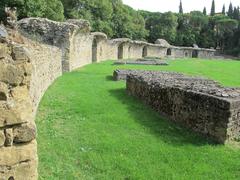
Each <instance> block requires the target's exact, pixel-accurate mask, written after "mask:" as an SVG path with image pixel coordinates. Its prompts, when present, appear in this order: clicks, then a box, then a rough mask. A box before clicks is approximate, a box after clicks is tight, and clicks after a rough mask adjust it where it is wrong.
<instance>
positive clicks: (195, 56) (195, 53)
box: [192, 50, 198, 58]
mask: <svg viewBox="0 0 240 180" xmlns="http://www.w3.org/2000/svg"><path fill="white" fill-rule="evenodd" d="M192 57H193V58H198V51H197V50H193V52H192Z"/></svg>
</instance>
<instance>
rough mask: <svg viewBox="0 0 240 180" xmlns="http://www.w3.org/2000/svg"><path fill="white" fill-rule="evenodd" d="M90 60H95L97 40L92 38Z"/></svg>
mask: <svg viewBox="0 0 240 180" xmlns="http://www.w3.org/2000/svg"><path fill="white" fill-rule="evenodd" d="M92 62H97V40H96V39H94V40H93V43H92Z"/></svg>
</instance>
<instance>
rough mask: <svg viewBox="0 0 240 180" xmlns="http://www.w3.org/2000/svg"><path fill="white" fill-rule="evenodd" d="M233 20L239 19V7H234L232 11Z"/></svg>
mask: <svg viewBox="0 0 240 180" xmlns="http://www.w3.org/2000/svg"><path fill="white" fill-rule="evenodd" d="M232 18H233V19H236V20H239V19H240V12H239V7H234V10H233V17H232Z"/></svg>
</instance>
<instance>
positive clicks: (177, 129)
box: [109, 88, 217, 146]
mask: <svg viewBox="0 0 240 180" xmlns="http://www.w3.org/2000/svg"><path fill="white" fill-rule="evenodd" d="M109 92H110V95H111V96H113V97H115V98H117V99H118V100H119V101H121V103H123V104H125V105H127V108H128V111H129V113H130V114H131V115H132V117H133V118H134V120H135V121H137V122H138V123H141V124H142V125H143V126H144V127H146V128H148V129H149V130H150V132H151V133H152V134H154V135H155V136H157V137H158V138H159V139H160V140H162V141H164V142H165V143H167V144H171V145H174V146H183V145H186V144H192V145H195V146H203V145H208V144H211V145H217V144H216V143H215V142H214V141H213V140H211V139H209V138H207V137H203V136H201V135H199V134H197V133H195V132H193V131H191V130H188V129H186V128H184V127H181V126H179V125H177V124H175V123H173V122H171V121H169V120H167V119H166V118H163V117H161V116H160V115H159V114H158V113H157V112H155V111H154V110H152V109H151V108H150V107H148V106H146V105H144V104H143V102H141V101H140V100H137V99H136V98H134V97H131V96H129V95H127V93H126V90H125V89H123V88H122V89H115V90H110V91H109Z"/></svg>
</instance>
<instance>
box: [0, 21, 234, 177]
mask: <svg viewBox="0 0 240 180" xmlns="http://www.w3.org/2000/svg"><path fill="white" fill-rule="evenodd" d="M17 29H18V31H19V33H20V34H21V37H22V41H21V42H15V41H14V39H13V40H6V41H4V42H3V43H0V114H1V115H0V179H4V180H5V179H20V180H21V179H24V180H28V179H37V143H36V126H35V122H34V118H35V114H36V110H37V107H38V104H39V102H40V100H41V98H42V96H43V94H44V92H45V91H46V90H47V88H48V87H49V86H50V85H51V84H52V83H53V81H54V80H55V79H56V78H58V77H59V76H61V75H62V74H63V73H64V72H69V71H72V70H74V69H76V68H79V67H81V66H83V65H86V64H90V63H92V62H100V61H103V60H109V59H111V60H116V59H128V58H140V57H142V56H154V57H165V56H166V54H167V49H168V48H169V47H164V46H162V44H156V45H153V44H149V43H145V42H137V41H132V40H129V39H114V40H108V39H107V37H106V35H104V34H103V33H90V31H91V29H90V25H89V23H88V22H87V21H85V20H68V21H67V22H55V21H50V20H48V19H41V18H27V19H23V20H21V21H19V22H18V24H17ZM1 36H2V35H1ZM161 42H162V41H161ZM165 44H166V43H165ZM206 51H207V50H206ZM211 52H212V51H211ZM205 55H208V56H209V54H208V53H202V54H201V53H199V56H205ZM236 113H237V112H236Z"/></svg>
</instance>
